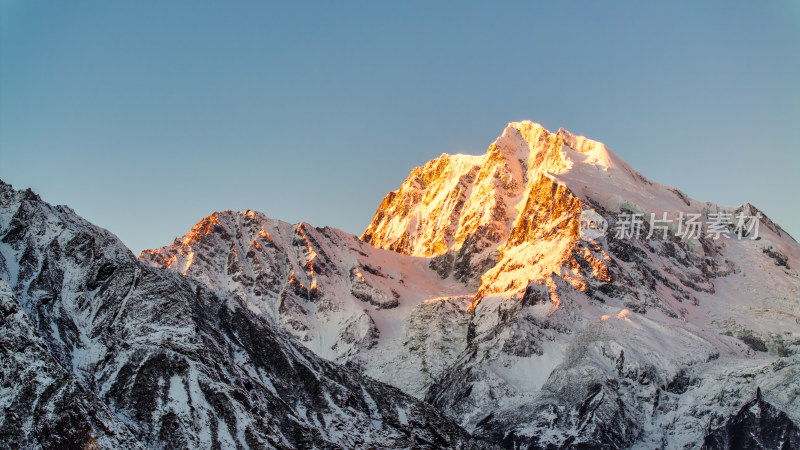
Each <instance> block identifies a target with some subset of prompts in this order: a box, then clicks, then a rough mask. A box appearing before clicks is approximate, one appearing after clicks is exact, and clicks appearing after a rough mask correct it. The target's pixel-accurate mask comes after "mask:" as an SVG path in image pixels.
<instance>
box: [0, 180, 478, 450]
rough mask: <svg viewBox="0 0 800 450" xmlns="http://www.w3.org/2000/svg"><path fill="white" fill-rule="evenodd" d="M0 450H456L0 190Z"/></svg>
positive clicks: (354, 378) (296, 349) (233, 306)
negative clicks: (2, 448) (5, 449)
mask: <svg viewBox="0 0 800 450" xmlns="http://www.w3.org/2000/svg"><path fill="white" fill-rule="evenodd" d="M0 236H2V238H1V240H0V310H2V318H0V330H2V338H0V341H1V342H2V347H1V348H0V350H2V353H3V358H2V362H0V373H2V375H3V376H2V379H3V385H2V387H0V407H1V408H2V410H3V415H2V418H0V441H1V442H3V443H4V444H7V445H10V446H12V447H15V446H23V447H39V446H43V447H48V448H49V447H62V446H63V447H92V448H96V447H103V448H121V447H124V448H137V447H148V448H150V447H157V448H162V447H169V448H200V447H202V448H205V447H226V448H233V447H236V448H265V447H266V448H309V447H324V448H354V447H421V448H442V447H445V448H468V447H470V446H472V445H473V444H471V443H470V437H469V435H468V434H467V433H466V432H465V431H464V430H463V429H461V428H460V427H459V426H458V425H456V424H455V423H454V422H452V421H451V420H449V419H447V418H445V417H443V416H442V415H441V414H440V413H439V412H438V411H436V410H435V409H434V408H433V407H431V406H430V405H427V404H425V403H423V402H420V401H418V400H416V399H414V398H412V397H410V396H408V395H406V394H403V393H402V392H400V391H399V390H398V389H396V388H393V387H390V386H387V385H385V384H382V383H379V382H377V381H374V380H372V379H370V378H368V377H365V376H363V375H361V374H359V373H358V372H357V371H355V370H353V369H349V368H345V367H342V366H339V365H336V364H334V363H331V362H328V361H326V360H323V359H322V358H320V357H318V356H316V355H314V354H313V353H311V352H310V351H308V350H307V349H305V348H304V347H302V346H301V345H299V344H297V343H296V342H295V341H294V340H293V339H291V338H290V337H288V336H287V335H286V333H285V332H283V331H282V330H280V329H279V328H276V327H275V326H274V325H272V324H270V323H269V322H267V321H265V320H263V318H261V317H259V316H258V315H256V314H255V313H254V312H253V311H251V310H250V309H248V307H247V305H246V304H245V303H243V302H242V301H241V300H240V299H239V298H238V297H237V296H235V295H233V294H230V293H226V292H213V291H211V290H210V289H209V288H208V287H207V286H206V285H204V284H202V283H200V282H198V281H196V280H193V279H191V278H188V277H184V276H181V275H178V274H175V273H172V272H169V271H165V270H161V269H156V268H153V267H150V266H147V265H145V264H142V263H140V262H138V261H137V260H136V258H135V257H134V256H133V255H132V254H131V253H130V251H129V250H128V249H127V248H125V247H124V246H123V245H122V244H121V242H120V241H119V240H118V239H117V238H116V237H115V236H114V235H112V234H111V233H109V232H108V231H105V230H103V229H100V228H98V227H96V226H94V225H92V224H90V223H88V222H86V221H85V220H84V219H82V218H80V217H79V216H77V215H76V214H75V213H74V212H73V211H72V210H70V209H69V208H67V207H63V206H58V207H53V206H51V205H49V204H47V203H45V202H44V201H42V200H41V199H40V198H39V197H38V196H37V195H35V194H33V193H32V192H31V191H16V190H14V189H12V187H11V186H10V185H7V184H5V183H2V182H0Z"/></svg>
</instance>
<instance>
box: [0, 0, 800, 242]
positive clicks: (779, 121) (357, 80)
mask: <svg viewBox="0 0 800 450" xmlns="http://www.w3.org/2000/svg"><path fill="white" fill-rule="evenodd" d="M377 3H380V4H373V3H372V2H363V3H361V2H346V3H345V2H319V3H298V2H291V3H290V2H286V3H283V4H267V3H265V2H258V3H240V2H180V1H168V2H149V1H145V2H138V1H137V2H117V1H114V2H106V1H46V2H43V1H42V2H40V1H32V0H23V1H9V0H2V1H0V17H1V19H0V20H1V21H2V22H0V27H1V31H0V33H2V34H1V35H0V51H1V53H0V178H2V179H3V180H4V181H6V182H9V183H11V184H13V185H14V186H15V187H16V188H27V187H31V188H33V189H34V190H36V191H37V192H38V193H39V194H40V195H41V196H42V197H43V198H44V199H45V200H46V201H49V202H51V203H54V204H68V205H69V206H71V207H72V208H73V209H75V211H76V212H78V214H81V215H82V216H84V217H86V218H87V219H88V220H90V221H92V222H94V223H96V224H98V225H100V226H102V227H105V228H108V229H109V230H111V231H113V232H114V233H116V234H117V235H118V236H119V237H120V238H121V239H122V240H123V241H124V242H125V243H126V244H127V245H128V246H129V247H130V248H131V249H132V250H133V251H134V252H136V253H138V252H139V251H140V250H142V249H144V248H151V247H157V246H161V245H165V244H167V243H169V242H171V241H172V239H173V238H175V237H176V236H179V235H183V234H184V233H186V232H187V231H188V230H189V228H190V227H191V226H192V225H193V224H195V223H196V222H197V221H199V220H200V219H201V218H202V217H204V216H206V215H208V214H210V213H211V212H213V211H215V210H223V209H233V210H244V209H254V210H258V211H263V212H264V213H266V214H267V215H268V216H270V217H274V218H279V219H282V220H286V221H289V222H299V221H306V222H309V223H311V224H313V225H316V226H323V225H330V226H334V227H338V228H342V229H344V230H346V231H349V232H351V233H355V234H360V233H361V232H362V231H363V229H364V228H365V227H366V226H367V224H368V222H369V221H370V219H371V218H372V214H373V213H374V211H375V209H376V208H377V206H378V204H379V203H380V200H381V199H382V198H383V196H384V195H385V194H386V193H387V192H388V191H390V190H392V189H396V188H397V187H398V186H399V185H400V183H401V182H402V181H403V180H404V179H405V177H406V176H407V175H408V172H409V171H410V170H411V169H412V168H413V167H414V166H418V165H421V164H423V163H425V162H426V161H427V160H429V159H431V158H434V157H436V156H438V155H440V154H441V153H443V152H447V153H471V154H482V153H484V152H485V151H486V147H487V146H488V145H489V144H490V143H491V142H492V141H493V140H494V139H495V137H496V136H497V135H499V134H500V133H501V132H502V130H503V128H504V127H505V126H506V124H507V123H508V122H510V121H515V120H523V119H530V120H533V121H535V122H539V123H541V124H543V125H544V126H545V127H547V128H549V129H551V130H553V131H555V130H557V129H558V128H559V127H564V128H566V129H568V130H570V131H572V132H573V133H577V134H583V135H585V136H587V137H591V138H593V139H596V140H599V141H602V142H604V143H606V145H608V146H609V148H611V149H612V150H613V151H614V152H615V153H617V154H618V155H620V156H621V157H622V158H623V159H624V160H626V161H627V162H628V163H629V164H631V165H632V166H633V167H634V168H636V169H637V170H639V171H640V172H642V173H643V174H644V175H645V176H647V177H649V178H651V179H653V180H656V181H659V182H662V183H665V184H669V185H672V186H677V187H679V188H680V189H682V190H683V191H684V192H686V193H687V194H689V195H690V196H692V197H694V198H696V199H698V200H709V201H714V202H716V203H721V204H727V205H738V204H740V203H743V202H751V203H753V204H755V205H756V206H758V207H759V208H761V209H762V210H764V212H765V213H766V214H767V215H768V216H770V218H772V219H773V220H775V221H776V222H777V223H779V224H780V225H782V226H783V227H784V228H785V229H786V230H787V231H789V232H790V233H791V234H792V235H793V236H794V237H795V238H800V211H799V210H798V206H799V205H798V204H799V203H800V202H798V194H800V189H798V176H800V7H799V6H798V2H793V1H774V2H728V1H726V2H719V3H716V4H713V3H712V2H694V1H689V2H683V3H677V2H622V3H615V4H614V5H613V6H611V5H609V4H606V2H594V1H591V2H589V1H587V2H558V4H556V2H552V3H549V2H548V3H545V2H521V3H511V2H508V3H497V2H483V3H474V4H472V3H465V2H391V3H389V2H377ZM564 3H568V4H564ZM601 3H602V4H601Z"/></svg>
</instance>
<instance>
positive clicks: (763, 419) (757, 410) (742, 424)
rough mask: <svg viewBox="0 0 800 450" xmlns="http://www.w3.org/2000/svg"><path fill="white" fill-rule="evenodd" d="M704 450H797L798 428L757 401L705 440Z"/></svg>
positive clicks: (798, 441)
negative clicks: (769, 449) (714, 449)
mask: <svg viewBox="0 0 800 450" xmlns="http://www.w3.org/2000/svg"><path fill="white" fill-rule="evenodd" d="M703 448H709V449H711V448H736V449H746V448H779V449H791V448H800V428H798V426H797V425H796V424H795V423H794V422H792V420H791V419H789V417H788V416H787V415H786V414H785V413H784V412H783V411H779V410H777V409H775V407H773V406H772V405H770V404H769V403H767V402H765V401H764V400H762V399H761V390H760V389H759V390H757V394H756V398H755V399H754V400H753V401H751V402H750V403H747V404H746V405H744V406H742V409H740V410H739V412H738V413H737V414H736V415H734V416H731V417H729V418H728V419H727V420H726V421H725V423H724V424H722V425H721V426H720V427H719V428H716V429H714V430H713V431H712V432H711V433H709V434H708V436H706V439H705V442H704V443H703Z"/></svg>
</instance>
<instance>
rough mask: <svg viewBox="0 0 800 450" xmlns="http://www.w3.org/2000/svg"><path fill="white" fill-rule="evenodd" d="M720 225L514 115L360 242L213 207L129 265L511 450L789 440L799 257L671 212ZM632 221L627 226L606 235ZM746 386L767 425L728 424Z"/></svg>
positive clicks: (772, 241)
mask: <svg viewBox="0 0 800 450" xmlns="http://www.w3.org/2000/svg"><path fill="white" fill-rule="evenodd" d="M650 213H653V214H655V215H656V216H655V217H656V218H662V217H664V216H663V215H664V214H666V215H667V216H666V217H667V218H669V219H672V220H673V222H671V223H669V224H667V226H666V228H667V230H668V231H667V232H666V234H663V233H662V232H661V231H660V230H658V231H656V230H655V229H654V235H653V236H648V235H649V234H650V233H649V232H650V226H649V224H648V222H649V220H650ZM719 213H730V215H731V218H732V219H733V220H736V217H737V216H738V215H739V214H743V215H745V216H757V215H759V214H761V213H760V212H759V211H758V210H757V209H756V208H755V207H753V206H752V205H749V204H744V205H742V206H739V207H725V206H720V205H715V204H713V203H704V202H699V201H696V200H692V199H691V198H689V197H687V196H686V195H685V194H683V193H682V192H680V191H679V190H677V189H674V188H671V187H667V186H663V185H660V184H658V183H655V182H652V181H650V180H648V179H647V178H645V177H644V176H642V175H641V174H639V173H638V172H636V171H635V170H633V169H632V168H631V167H630V166H628V165H627V164H626V163H625V162H624V161H622V160H621V159H620V158H619V157H618V156H616V155H615V154H614V153H613V152H611V151H610V150H609V149H607V148H606V147H605V146H604V145H603V144H601V143H599V142H595V141H592V140H589V139H586V138H584V137H581V136H575V135H573V134H571V133H569V132H567V131H565V130H559V131H558V132H557V133H551V132H549V131H547V130H545V129H544V128H542V127H541V126H539V125H537V124H534V123H531V122H519V123H511V124H509V126H508V127H507V128H506V129H505V130H504V132H503V134H502V135H501V136H500V137H499V138H498V139H497V140H496V141H495V142H494V143H493V144H492V145H490V147H489V149H488V151H487V153H486V154H485V155H482V156H466V155H442V156H441V157H439V158H437V159H435V160H432V161H430V162H429V163H427V164H426V165H424V166H423V167H419V168H416V169H414V170H413V171H412V172H411V174H410V176H409V177H408V179H407V180H406V181H405V182H404V183H403V184H402V186H401V187H400V188H399V189H398V190H397V191H394V192H391V193H389V194H388V195H387V196H386V198H385V199H384V200H383V202H382V203H381V205H380V207H379V209H378V211H377V212H376V213H375V217H374V219H373V221H372V223H371V224H370V225H369V227H368V228H367V230H366V231H365V232H364V234H363V236H362V240H363V241H364V242H366V243H368V244H371V245H365V244H364V243H362V242H359V241H357V240H356V239H354V237H353V236H350V235H347V234H346V233H342V232H340V231H338V230H332V229H329V228H324V229H317V228H313V227H310V226H308V225H306V224H300V225H297V226H293V225H288V224H284V223H281V222H278V221H274V220H271V219H267V218H266V217H264V216H263V215H261V214H259V213H253V212H250V211H247V212H240V213H234V212H229V211H228V212H222V213H216V214H215V215H212V216H210V217H209V218H206V219H204V220H203V221H202V222H201V223H200V224H198V225H197V226H196V227H195V228H194V229H193V230H192V231H191V232H190V233H189V234H187V235H186V236H184V237H183V238H180V239H177V240H176V241H175V242H174V243H173V244H172V245H170V246H167V247H162V248H160V249H156V250H152V251H147V252H144V253H143V254H142V255H141V256H140V259H141V260H142V261H144V262H147V263H148V264H151V265H154V266H157V267H163V268H169V269H170V270H172V271H175V272H178V273H183V274H185V275H187V276H191V277H194V278H197V279H199V280H202V281H203V282H205V283H207V284H208V285H209V286H210V287H212V289H215V290H219V291H220V292H223V291H232V292H235V293H236V294H237V295H238V296H239V297H240V298H241V299H242V300H243V301H244V303H245V304H247V305H248V307H249V308H250V309H252V310H253V311H255V312H256V313H258V314H260V315H262V316H264V317H268V318H269V319H270V320H272V321H273V322H274V323H276V324H278V325H280V326H282V327H284V328H286V329H288V330H289V331H290V332H291V333H292V334H294V335H295V336H297V337H298V338H300V339H301V340H303V342H304V345H306V346H307V347H308V348H309V349H312V350H313V351H314V352H316V353H318V354H320V355H323V356H324V357H326V358H329V359H333V360H336V361H339V362H345V363H347V364H351V365H354V366H357V367H359V368H360V369H361V370H363V371H364V372H365V373H367V374H369V375H371V376H374V377H376V378H378V379H380V380H382V381H385V382H388V383H390V384H393V385H395V386H397V387H400V388H401V389H403V390H405V391H406V392H409V393H412V394H414V395H417V396H424V397H425V398H426V400H427V401H428V402H430V403H432V404H433V405H435V406H437V407H439V408H441V410H442V411H444V412H445V413H446V414H448V415H449V416H451V417H452V418H454V419H456V420H457V421H459V422H460V423H461V424H462V425H464V426H465V427H466V428H467V429H469V430H474V431H475V433H476V434H477V435H479V436H482V437H485V438H488V439H491V440H493V441H495V442H499V443H502V444H504V445H506V446H509V447H514V446H554V447H559V446H567V447H629V446H633V447H642V448H652V447H668V448H675V447H689V448H691V447H700V446H702V445H704V444H703V443H704V442H705V443H713V442H730V439H733V438H732V437H731V436H734V435H736V433H739V432H744V431H742V430H745V429H746V430H749V431H746V432H747V433H750V435H751V437H752V438H753V439H760V438H761V437H764V436H766V434H776V433H777V434H780V433H783V434H781V436H786V438H785V439H784V440H783V441H781V442H795V441H792V440H791V439H796V438H794V437H792V436H794V434H792V433H796V426H795V425H796V424H797V423H798V421H800V382H798V380H800V376H798V375H800V373H799V372H800V366H798V363H799V362H800V356H798V352H800V277H799V276H798V272H797V269H798V267H800V245H798V243H797V242H796V241H794V239H792V238H791V237H790V236H789V235H788V234H786V233H785V232H784V231H783V230H782V229H781V228H780V227H779V226H778V225H776V224H774V223H773V222H771V221H770V220H769V219H768V218H766V217H765V216H763V214H761V219H760V221H759V222H758V223H759V230H758V231H759V232H758V239H753V238H754V237H755V235H754V231H753V230H752V229H751V230H750V232H749V233H743V234H744V236H743V238H742V239H738V238H737V236H736V234H735V232H734V228H735V224H731V225H728V226H724V227H721V228H720V229H719V230H718V231H722V232H727V233H728V235H729V237H728V238H721V239H714V238H713V233H711V232H712V231H714V230H713V227H712V228H709V226H708V224H707V223H706V224H703V225H702V227H701V228H700V229H699V232H698V233H697V235H696V236H692V235H689V236H682V234H683V233H682V231H685V230H686V227H687V226H688V224H687V223H686V222H684V221H679V220H678V217H680V216H681V215H682V216H683V217H684V218H686V217H691V215H695V214H696V215H699V216H698V217H700V219H701V220H702V221H703V222H709V221H710V218H711V216H713V215H715V214H719ZM631 214H642V216H640V218H641V219H643V222H644V223H643V224H642V228H641V233H640V234H639V235H634V236H622V235H618V233H617V229H618V228H619V229H622V228H621V227H623V226H624V225H625V223H624V220H625V217H626V215H627V217H628V218H630V217H631V216H630V215H631ZM581 218H584V221H583V225H584V227H582V222H581ZM587 218H589V219H591V220H592V221H593V223H597V224H601V223H602V222H606V223H607V224H608V228H607V229H602V227H601V228H600V229H599V231H598V230H597V229H593V228H588V229H587V228H585V225H587V224H589V222H588V221H587ZM657 225H658V224H657ZM662 235H663V237H662ZM373 246H374V247H378V248H379V249H376V248H373ZM381 249H383V250H381ZM759 387H760V388H761V392H762V395H761V397H760V400H759V401H758V402H756V403H755V404H756V405H757V406H758V408H761V410H764V411H769V412H770V413H769V414H767V415H766V416H768V417H770V418H772V419H775V420H773V421H772V422H773V425H774V426H773V425H769V424H766V425H764V426H763V427H761V428H759V427H755V426H754V424H752V423H749V424H746V425H744V424H743V423H744V422H747V421H748V420H751V419H749V418H752V417H756V416H757V414H755V413H752V414H750V413H747V412H746V411H750V410H751V409H752V404H753V403H752V402H753V401H754V399H755V398H756V392H757V390H758V388H759ZM748 405H751V406H748ZM764 405H768V407H767V406H764ZM743 408H744V409H743ZM742 411H745V413H743V412H742ZM759 417H761V416H759ZM764 417H765V416H764ZM753 420H755V419H753ZM759 420H760V419H759ZM768 422H769V421H768ZM748 427H749V428H748ZM793 427H794V428H793ZM793 430H794V431H793ZM731 433H733V434H731ZM759 433H760V434H759ZM762 435H763V436H762ZM726 439H728V440H726ZM787 439H788V440H787ZM764 442H767V441H764ZM708 445H711V444H708Z"/></svg>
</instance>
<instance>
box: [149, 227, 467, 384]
mask: <svg viewBox="0 0 800 450" xmlns="http://www.w3.org/2000/svg"><path fill="white" fill-rule="evenodd" d="M139 259H140V260H141V261H143V262H145V263H147V264H150V265H152V266H155V267H160V268H165V269H169V270H172V271H175V272H178V273H181V274H184V275H187V276H190V277H194V278H196V279H198V280H201V281H203V282H204V283H206V284H207V285H208V286H210V287H211V288H213V289H215V290H218V291H221V292H225V291H228V292H232V293H234V294H236V295H237V296H239V297H240V298H242V299H243V300H244V302H245V304H247V305H248V306H249V307H250V309H252V310H253V311H254V312H256V313H257V314H259V315H261V316H262V317H264V318H265V319H267V320H270V321H272V322H273V323H276V324H278V325H280V326H282V327H283V328H285V329H286V330H288V331H289V332H290V333H292V334H293V335H294V336H295V337H297V338H298V339H299V340H300V341H301V342H302V343H303V344H304V345H305V346H306V347H308V348H309V349H310V350H312V351H314V352H315V353H317V354H318V355H320V356H323V357H325V358H328V359H330V360H332V361H336V362H339V363H347V364H348V365H351V366H355V367H359V368H360V369H361V370H363V371H364V372H365V373H367V374H369V375H371V376H373V377H375V378H377V379H379V380H381V381H385V382H391V384H393V385H395V386H398V387H401V388H403V389H404V390H406V391H407V392H411V393H413V394H416V395H419V396H423V395H424V388H425V387H426V386H427V385H428V384H430V382H431V381H432V378H433V376H435V375H436V374H438V372H439V371H440V370H441V369H442V368H443V366H444V365H446V364H447V362H448V361H450V362H451V361H452V360H453V359H454V358H455V356H456V355H457V354H458V353H459V352H460V351H461V350H462V349H463V346H464V344H463V339H462V340H461V341H462V343H461V344H455V345H454V348H453V349H452V350H451V351H450V352H448V353H447V355H446V356H445V355H442V354H441V352H440V353H439V354H437V355H435V358H434V359H435V360H431V359H430V357H429V356H428V355H427V354H426V353H425V352H424V351H423V350H422V349H421V348H420V350H419V352H411V351H408V350H407V349H408V348H410V347H415V346H416V345H417V344H416V343H408V341H414V340H415V339H416V338H417V337H418V336H419V334H420V332H422V333H424V334H426V335H427V334H428V332H429V331H430V330H429V326H428V325H429V324H428V322H432V323H433V322H439V321H442V320H444V321H447V319H446V318H445V317H446V315H444V314H439V313H438V308H439V307H445V308H447V306H445V305H451V304H454V303H453V302H456V303H458V302H459V300H458V299H459V298H461V297H458V296H459V295H464V294H467V293H469V290H468V289H467V288H466V287H465V286H464V285H463V284H461V283H459V282H457V281H444V280H442V279H441V277H439V275H437V273H436V272H435V271H433V270H432V269H430V268H429V267H428V260H427V259H425V258H419V257H409V256H404V255H398V254H397V253H394V252H391V251H387V250H381V249H376V248H374V247H372V246H370V245H367V244H365V243H364V242H361V241H360V240H358V238H356V237H355V236H353V235H350V234H347V233H344V232H342V231H340V230H336V229H332V228H314V227H312V226H310V225H308V224H306V223H301V224H298V225H291V224H288V223H286V222H281V221H278V220H273V219H270V218H268V217H266V216H265V215H264V214H262V213H256V212H253V211H244V212H233V211H223V212H217V213H214V214H212V215H210V216H208V217H206V218H204V219H203V220H201V221H200V222H199V223H198V224H197V225H195V226H194V227H193V228H192V230H191V231H190V232H189V233H188V234H187V235H185V236H183V237H182V238H179V239H176V240H175V242H173V243H172V244H171V245H169V246H166V247H162V248H159V249H155V250H145V251H144V252H142V254H141V255H140V256H139ZM435 298H439V299H441V301H438V302H436V303H435V304H432V303H426V302H425V301H426V300H429V299H435ZM470 298H471V296H470ZM447 299H450V300H449V301H448V300H447ZM458 304H459V305H461V304H463V299H462V300H461V303H458ZM437 305H438V306H437ZM451 308H452V307H451ZM455 309H456V310H458V309H459V308H458V307H456V308H455ZM432 310H435V311H437V312H429V313H427V314H426V311H432ZM457 315H458V316H459V318H458V319H456V321H458V320H461V322H462V324H461V328H464V330H465V329H466V328H465V326H466V325H465V323H463V322H464V321H463V319H462V318H461V316H462V314H460V313H457ZM412 316H413V317H415V318H416V319H415V320H416V322H415V323H417V322H420V321H426V325H424V326H422V327H421V328H420V327H417V329H415V328H414V325H413V324H412V326H411V329H409V328H408V327H406V326H405V325H406V323H405V318H409V317H412ZM443 326H444V325H443ZM457 335H458V334H457ZM460 335H463V331H462V333H460ZM440 337H441V339H438V338H437V339H433V336H429V338H430V340H429V341H428V342H430V344H431V345H447V344H446V341H447V340H448V336H446V335H443V336H440ZM420 345H423V346H424V345H425V344H420ZM415 348H416V347H415ZM398 357H399V358H404V359H406V364H401V365H398V360H397V358H398ZM420 365H423V366H425V365H429V366H430V365H435V366H436V367H438V369H439V370H434V369H431V370H428V371H420V370H418V366H420Z"/></svg>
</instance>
